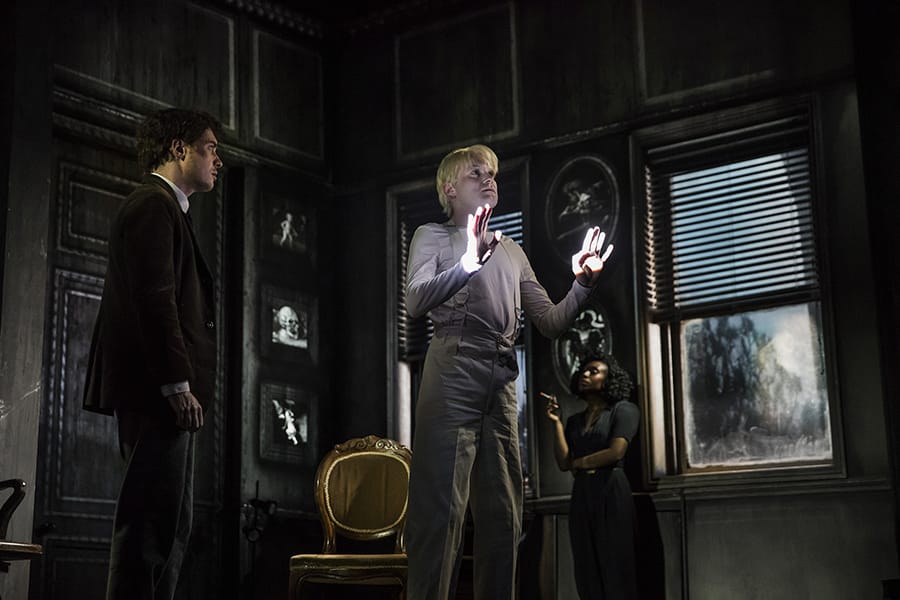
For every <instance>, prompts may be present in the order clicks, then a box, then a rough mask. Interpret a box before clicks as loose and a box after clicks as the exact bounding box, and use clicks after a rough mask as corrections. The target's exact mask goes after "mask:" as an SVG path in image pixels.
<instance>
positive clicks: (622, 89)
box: [517, 2, 636, 138]
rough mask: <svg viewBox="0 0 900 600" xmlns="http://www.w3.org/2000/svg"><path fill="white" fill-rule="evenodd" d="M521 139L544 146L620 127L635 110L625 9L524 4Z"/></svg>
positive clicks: (630, 19) (630, 14)
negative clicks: (548, 140)
mask: <svg viewBox="0 0 900 600" xmlns="http://www.w3.org/2000/svg"><path fill="white" fill-rule="evenodd" d="M517 10H518V11H519V18H518V24H519V31H520V34H521V44H520V47H521V55H522V106H523V124H522V132H523V135H525V136H527V137H529V138H541V137H548V136H553V135H558V134H560V133H562V132H568V131H579V130H584V129H589V128H591V127H596V126H599V125H603V124H605V123H613V122H616V121H620V120H622V119H623V118H624V117H626V116H627V115H628V114H630V113H631V112H633V110H634V107H635V104H636V103H635V93H634V92H635V87H634V86H635V82H634V66H633V61H634V48H635V46H634V19H635V15H634V12H635V11H634V8H633V6H632V4H631V3H630V2H571V3H568V4H567V5H566V9H565V10H561V9H560V6H559V5H555V4H552V3H549V2H546V3H545V2H522V3H520V4H518V5H517Z"/></svg>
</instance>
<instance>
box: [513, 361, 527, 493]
mask: <svg viewBox="0 0 900 600" xmlns="http://www.w3.org/2000/svg"><path fill="white" fill-rule="evenodd" d="M526 360H527V359H526V354H525V346H524V345H520V346H516V363H518V365H519V376H518V377H516V411H517V413H518V415H517V416H518V425H519V453H520V454H521V460H522V474H523V476H524V477H525V478H526V482H525V484H526V488H528V486H529V484H530V482H529V481H527V480H528V479H530V473H531V463H530V460H529V459H530V456H529V453H528V438H529V433H530V432H529V430H528V389H527V381H528V373H527V371H526V367H527V363H526ZM526 491H531V490H530V489H526Z"/></svg>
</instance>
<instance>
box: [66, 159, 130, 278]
mask: <svg viewBox="0 0 900 600" xmlns="http://www.w3.org/2000/svg"><path fill="white" fill-rule="evenodd" d="M139 183H140V182H139V181H137V180H132V179H126V178H123V177H118V176H116V175H113V174H111V173H105V172H103V171H98V170H95V169H90V168H87V167H82V166H80V165H76V164H72V163H66V162H63V163H61V164H60V165H59V174H58V188H59V189H58V190H57V194H58V198H59V203H60V207H59V211H58V215H57V216H58V218H59V223H58V224H57V231H56V234H57V235H56V239H57V249H58V250H60V251H62V252H71V253H73V254H78V255H82V256H86V257H89V258H94V259H97V260H104V261H105V260H106V253H107V246H108V237H109V227H110V223H111V219H112V216H113V215H114V214H115V212H116V209H117V208H118V205H119V202H121V201H122V200H124V199H125V197H126V196H127V195H128V194H130V193H131V191H132V190H133V189H134V188H135V187H136V186H137V185H138V184H139Z"/></svg>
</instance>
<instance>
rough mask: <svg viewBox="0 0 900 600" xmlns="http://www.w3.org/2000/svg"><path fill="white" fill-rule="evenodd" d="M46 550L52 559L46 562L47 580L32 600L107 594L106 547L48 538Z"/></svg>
mask: <svg viewBox="0 0 900 600" xmlns="http://www.w3.org/2000/svg"><path fill="white" fill-rule="evenodd" d="M44 549H45V551H46V552H47V556H49V557H51V558H50V559H49V560H48V559H44V560H48V562H49V564H46V565H45V567H44V568H45V571H46V573H47V577H46V578H45V579H44V581H43V582H42V583H43V586H42V589H41V590H32V597H35V596H38V597H41V598H44V599H45V600H66V599H68V598H72V597H73V596H74V595H78V596H79V597H82V598H103V597H104V596H105V595H106V573H107V569H108V564H109V548H108V547H107V546H106V545H105V544H103V543H98V542H97V541H93V540H90V539H84V540H79V541H74V542H73V541H71V540H60V539H56V538H53V537H48V538H47V539H46V540H45V541H44ZM76 590H77V591H76ZM40 592H42V593H40Z"/></svg>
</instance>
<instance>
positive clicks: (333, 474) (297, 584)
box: [289, 435, 412, 600]
mask: <svg viewBox="0 0 900 600" xmlns="http://www.w3.org/2000/svg"><path fill="white" fill-rule="evenodd" d="M411 458H412V454H411V453H410V451H409V449H408V448H407V447H406V446H403V445H401V444H399V443H398V442H395V441H393V440H389V439H384V438H379V437H376V436H374V435H369V436H366V437H363V438H355V439H352V440H348V441H346V442H344V443H343V444H338V445H337V446H335V447H334V449H333V450H332V451H331V452H329V453H328V455H327V456H325V458H324V459H322V462H321V464H320V465H319V469H318V471H317V472H316V505H317V506H318V508H319V514H320V516H321V518H322V529H323V533H324V535H325V544H324V547H323V548H322V553H321V554H298V555H296V556H292V557H291V573H290V596H289V597H290V598H291V600H299V598H300V588H301V587H302V586H303V584H305V583H357V584H366V585H397V586H400V594H401V598H402V597H403V594H404V588H405V586H406V548H405V546H404V543H403V527H404V524H405V523H406V500H407V495H408V491H409V463H410V459H411ZM338 533H340V534H341V535H342V536H345V537H348V538H352V539H356V540H374V539H379V538H383V537H387V536H391V535H394V536H396V538H395V543H394V553H393V554H338V553H337V550H336V538H337V534H338Z"/></svg>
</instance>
